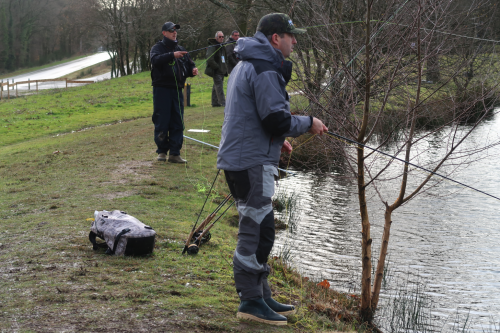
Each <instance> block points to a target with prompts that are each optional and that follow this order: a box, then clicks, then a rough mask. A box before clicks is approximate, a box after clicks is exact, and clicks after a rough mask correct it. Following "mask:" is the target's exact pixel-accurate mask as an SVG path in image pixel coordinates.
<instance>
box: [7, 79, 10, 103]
mask: <svg viewBox="0 0 500 333" xmlns="http://www.w3.org/2000/svg"><path fill="white" fill-rule="evenodd" d="M7 99H10V89H9V80H8V79H7Z"/></svg>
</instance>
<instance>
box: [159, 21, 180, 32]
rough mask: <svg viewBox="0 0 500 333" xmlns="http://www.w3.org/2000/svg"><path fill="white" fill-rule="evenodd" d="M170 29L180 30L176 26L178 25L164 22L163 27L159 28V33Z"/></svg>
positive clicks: (178, 26)
mask: <svg viewBox="0 0 500 333" xmlns="http://www.w3.org/2000/svg"><path fill="white" fill-rule="evenodd" d="M172 28H175V29H180V28H181V26H180V25H178V24H175V23H172V22H165V24H164V25H163V27H161V31H168V30H170V29H172Z"/></svg>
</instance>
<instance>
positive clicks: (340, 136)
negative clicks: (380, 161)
mask: <svg viewBox="0 0 500 333" xmlns="http://www.w3.org/2000/svg"><path fill="white" fill-rule="evenodd" d="M326 133H328V134H329V135H331V136H334V137H336V138H338V139H341V140H345V141H348V142H350V143H353V144H355V145H358V146H361V147H364V148H368V149H370V150H372V151H374V152H377V153H379V154H382V155H385V156H387V157H390V158H392V159H395V160H398V161H400V162H403V163H405V164H407V165H411V166H413V167H415V168H418V169H421V170H424V171H425V172H428V173H430V174H432V175H436V176H438V177H441V178H443V179H446V180H449V181H451V182H453V183H456V184H459V185H462V186H464V187H467V188H469V189H471V190H474V191H476V192H479V193H482V194H485V195H487V196H489V197H492V198H494V199H497V200H500V198H499V197H496V196H494V195H492V194H489V193H486V192H484V191H481V190H479V189H477V188H474V187H472V186H469V185H467V184H464V183H461V182H459V181H456V180H454V179H451V178H449V177H446V176H443V175H441V174H439V173H437V172H434V171H431V170H429V169H426V168H424V167H421V166H419V165H417V164H414V163H411V162H408V161H405V160H403V159H402V158H399V157H396V156H394V155H391V154H388V153H384V152H383V151H381V150H378V149H375V148H372V147H369V146H367V145H364V144H362V143H360V142H357V141H355V140H351V139H348V138H346V137H344V136H342V135H339V134H335V133H333V132H330V131H328V132H326Z"/></svg>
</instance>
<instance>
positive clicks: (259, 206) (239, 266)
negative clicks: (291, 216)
mask: <svg viewBox="0 0 500 333" xmlns="http://www.w3.org/2000/svg"><path fill="white" fill-rule="evenodd" d="M224 173H225V175H226V180H227V184H228V186H229V190H230V191H231V194H232V195H233V197H234V199H235V200H236V208H237V209H238V214H239V230H238V244H237V245H236V251H235V252H234V257H233V272H234V281H235V283H236V291H237V293H238V295H239V296H240V299H241V300H253V299H258V298H261V297H263V298H264V299H267V298H270V297H271V289H270V288H269V285H268V284H267V276H268V275H269V271H270V268H269V265H268V264H267V259H268V256H269V253H271V249H272V248H273V244H274V214H273V207H272V201H271V198H272V196H273V195H274V180H275V177H277V176H278V170H277V169H276V167H274V166H272V165H259V166H255V167H253V168H251V169H247V170H243V171H224Z"/></svg>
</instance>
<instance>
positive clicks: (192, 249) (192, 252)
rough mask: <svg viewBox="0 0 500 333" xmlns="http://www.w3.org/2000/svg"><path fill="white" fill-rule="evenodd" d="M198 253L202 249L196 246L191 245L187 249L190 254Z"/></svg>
mask: <svg viewBox="0 0 500 333" xmlns="http://www.w3.org/2000/svg"><path fill="white" fill-rule="evenodd" d="M198 251H200V248H199V247H198V245H196V244H191V245H189V246H188V248H187V253H188V254H198Z"/></svg>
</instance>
